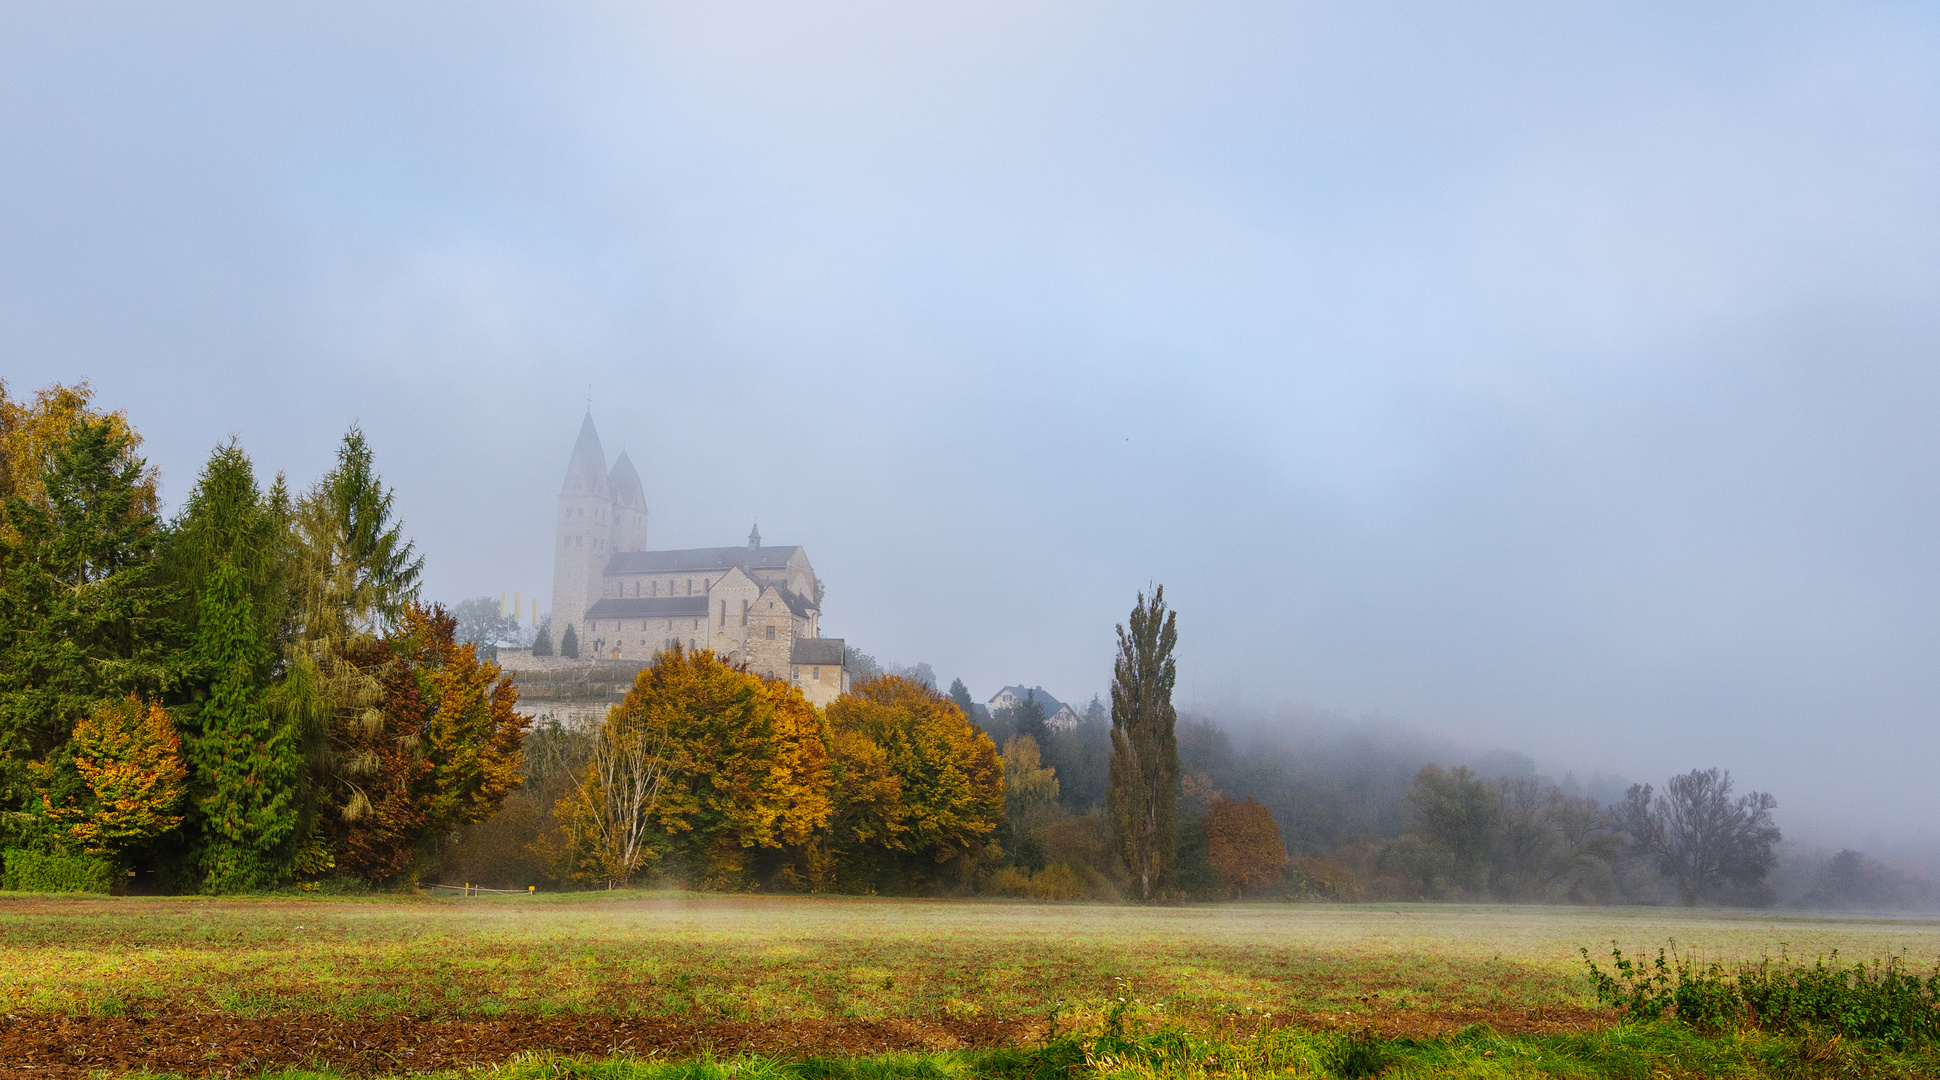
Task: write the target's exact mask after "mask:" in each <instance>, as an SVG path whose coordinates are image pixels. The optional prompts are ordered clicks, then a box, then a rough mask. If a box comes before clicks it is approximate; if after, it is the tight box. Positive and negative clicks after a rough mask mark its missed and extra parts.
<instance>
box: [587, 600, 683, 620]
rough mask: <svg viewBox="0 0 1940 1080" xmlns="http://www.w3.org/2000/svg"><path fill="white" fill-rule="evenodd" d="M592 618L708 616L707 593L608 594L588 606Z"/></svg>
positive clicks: (589, 616)
mask: <svg viewBox="0 0 1940 1080" xmlns="http://www.w3.org/2000/svg"><path fill="white" fill-rule="evenodd" d="M586 617H587V618H589V619H705V618H707V597H705V596H628V597H620V598H615V597H611V596H609V597H607V598H606V599H604V600H601V601H599V602H598V603H596V604H594V605H593V606H592V607H589V608H587V609H586Z"/></svg>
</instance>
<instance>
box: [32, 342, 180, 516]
mask: <svg viewBox="0 0 1940 1080" xmlns="http://www.w3.org/2000/svg"><path fill="white" fill-rule="evenodd" d="M83 420H86V421H91V422H98V423H105V424H107V425H108V428H109V432H110V434H111V435H112V436H113V437H114V438H115V439H116V440H118V441H119V442H120V443H121V445H123V446H124V447H126V453H127V454H128V455H129V457H130V458H133V457H134V454H135V451H137V450H139V449H140V448H141V441H142V440H141V433H140V432H137V431H136V430H135V429H134V426H133V425H131V424H130V423H129V422H128V415H127V413H125V412H123V411H121V410H118V409H117V410H115V411H113V412H105V411H102V410H100V409H97V408H95V407H94V388H93V387H91V386H89V385H88V384H87V382H86V381H85V380H84V381H82V382H80V383H77V384H75V385H74V386H62V385H61V384H59V383H56V384H54V385H53V386H50V387H48V388H46V389H45V390H41V391H38V392H37V393H35V394H34V398H33V401H32V402H25V401H19V400H15V399H13V398H11V397H9V396H8V394H7V383H6V380H4V379H0V503H4V502H5V500H7V499H9V498H14V497H18V498H20V499H23V500H25V501H26V502H27V503H28V504H30V505H33V506H38V507H41V508H43V509H46V508H47V507H48V499H47V488H46V485H45V483H44V481H43V479H42V474H43V473H45V472H46V471H47V467H48V466H49V465H50V464H52V462H53V458H54V451H55V450H56V449H58V448H59V447H60V446H62V445H63V444H65V443H66V442H67V440H68V436H69V434H70V433H71V432H72V431H73V430H74V425H75V424H76V423H77V422H79V421H83ZM155 483H156V477H155V470H153V469H151V468H147V467H145V466H144V467H143V468H142V470H141V471H140V474H139V476H138V477H137V478H136V481H135V485H134V486H135V499H134V503H133V508H134V511H135V512H136V513H137V514H149V515H153V514H154V513H155V512H156V507H157V505H158V500H157V498H156V494H155ZM9 529H10V526H8V525H6V524H5V523H4V522H0V537H6V536H9V535H12V534H11V533H10V532H9Z"/></svg>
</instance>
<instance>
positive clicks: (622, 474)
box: [606, 450, 647, 510]
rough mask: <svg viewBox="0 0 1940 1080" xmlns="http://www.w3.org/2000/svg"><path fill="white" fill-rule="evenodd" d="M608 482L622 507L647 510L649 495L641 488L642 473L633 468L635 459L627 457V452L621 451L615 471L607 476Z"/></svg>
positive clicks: (615, 463) (614, 466) (614, 465)
mask: <svg viewBox="0 0 1940 1080" xmlns="http://www.w3.org/2000/svg"><path fill="white" fill-rule="evenodd" d="M606 482H607V483H608V484H609V485H611V487H612V490H613V498H614V500H615V501H616V502H618V503H619V504H620V505H622V506H630V507H633V508H635V509H639V510H645V509H646V508H647V493H646V489H644V488H642V487H641V486H640V472H639V470H637V469H635V468H634V467H633V459H632V458H630V457H627V456H626V451H625V450H622V451H620V458H619V460H618V461H615V462H614V463H613V471H612V472H610V473H607V474H606Z"/></svg>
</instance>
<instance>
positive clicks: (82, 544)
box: [0, 416, 177, 806]
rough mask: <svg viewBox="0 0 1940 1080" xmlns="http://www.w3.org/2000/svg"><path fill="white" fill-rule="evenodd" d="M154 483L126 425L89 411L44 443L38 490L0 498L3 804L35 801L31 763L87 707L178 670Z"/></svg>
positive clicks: (154, 684) (151, 687)
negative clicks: (160, 563)
mask: <svg viewBox="0 0 1940 1080" xmlns="http://www.w3.org/2000/svg"><path fill="white" fill-rule="evenodd" d="M150 483H152V480H151V478H150V474H149V473H148V471H147V467H146V464H145V463H144V462H143V461H142V460H141V459H140V458H138V457H136V456H135V455H134V453H133V442H132V437H131V436H130V435H129V434H128V433H127V432H126V430H125V426H120V427H118V426H117V425H116V424H115V423H113V422H111V421H110V420H108V419H103V418H98V417H88V416H82V417H81V418H80V419H77V420H76V421H75V422H74V424H73V425H72V427H70V428H69V429H68V431H67V433H66V437H65V438H64V439H63V440H62V441H61V442H60V443H59V444H58V445H55V446H53V447H52V448H51V449H50V450H49V452H48V454H47V465H46V468H45V469H44V471H43V472H42V474H41V476H40V478H39V485H38V487H39V494H38V496H37V497H36V498H33V499H29V498H27V497H23V496H22V495H20V494H13V495H9V496H7V497H6V498H4V500H0V526H4V527H0V803H4V805H7V806H24V805H28V804H29V803H30V802H34V801H37V799H36V798H35V796H34V794H33V791H32V782H31V780H30V778H29V776H28V769H27V765H28V763H30V762H34V761H38V760H41V759H43V758H45V757H46V756H47V755H48V754H49V753H50V752H51V751H53V750H55V749H56V748H58V747H59V746H61V745H62V744H63V743H64V742H65V741H66V740H67V738H68V734H69V733H70V732H71V731H72V730H73V728H74V725H75V723H76V722H77V721H78V720H79V719H80V718H81V717H83V716H86V715H88V714H90V713H91V712H93V711H94V709H95V708H96V707H97V706H99V705H100V704H101V703H103V702H105V701H109V700H114V699H119V698H120V697H122V696H123V695H125V694H127V693H130V692H141V693H153V692H155V691H156V690H157V689H159V688H160V687H161V686H162V685H164V684H166V683H169V682H171V681H173V679H174V678H175V670H174V665H175V663H176V662H177V658H176V656H175V655H174V652H173V650H172V649H171V648H170V626H169V624H168V622H167V620H165V619H164V618H163V617H162V616H163V614H164V610H165V607H166V604H167V600H168V598H169V593H168V590H167V589H166V588H165V587H164V586H163V585H162V584H161V583H160V581H159V580H158V579H157V577H156V575H155V574H154V555H155V540H156V526H155V518H154V516H153V515H152V514H151V513H149V511H148V508H149V507H150V506H151V505H152V492H151V489H150V488H149V487H147V486H145V485H147V484H150ZM15 486H16V489H18V487H19V484H18V478H16V484H15Z"/></svg>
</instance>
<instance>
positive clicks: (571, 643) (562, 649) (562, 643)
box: [559, 623, 579, 660]
mask: <svg viewBox="0 0 1940 1080" xmlns="http://www.w3.org/2000/svg"><path fill="white" fill-rule="evenodd" d="M559 655H561V656H563V657H566V658H567V659H569V660H577V659H579V635H578V634H575V633H573V624H572V623H567V624H566V633H565V636H563V637H561V638H560V639H559Z"/></svg>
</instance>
